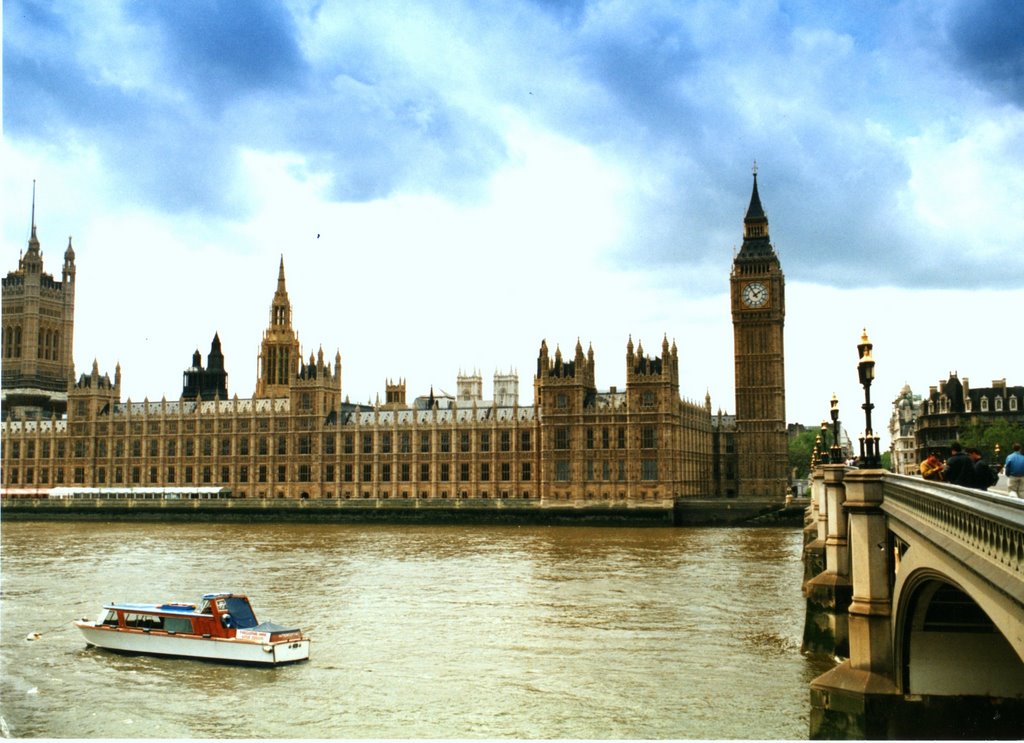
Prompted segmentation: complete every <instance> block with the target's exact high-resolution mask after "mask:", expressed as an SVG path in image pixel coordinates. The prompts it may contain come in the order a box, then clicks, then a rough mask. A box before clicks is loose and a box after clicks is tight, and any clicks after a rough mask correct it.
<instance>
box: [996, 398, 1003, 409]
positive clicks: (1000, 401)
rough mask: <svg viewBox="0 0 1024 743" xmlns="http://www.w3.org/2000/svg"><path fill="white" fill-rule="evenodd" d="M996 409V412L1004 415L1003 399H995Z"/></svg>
mask: <svg viewBox="0 0 1024 743" xmlns="http://www.w3.org/2000/svg"><path fill="white" fill-rule="evenodd" d="M995 408H996V412H997V413H1002V412H1003V398H1001V397H997V398H996V399H995Z"/></svg>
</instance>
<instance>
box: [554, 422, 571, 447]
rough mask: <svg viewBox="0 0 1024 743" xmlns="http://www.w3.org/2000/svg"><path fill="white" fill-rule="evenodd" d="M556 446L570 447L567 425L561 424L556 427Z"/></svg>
mask: <svg viewBox="0 0 1024 743" xmlns="http://www.w3.org/2000/svg"><path fill="white" fill-rule="evenodd" d="M555 448H556V449H568V448H569V429H568V427H566V426H560V427H559V428H556V429H555Z"/></svg>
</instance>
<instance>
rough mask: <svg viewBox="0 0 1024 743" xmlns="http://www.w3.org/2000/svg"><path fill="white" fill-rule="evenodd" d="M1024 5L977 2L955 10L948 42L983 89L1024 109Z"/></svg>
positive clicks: (957, 60) (959, 6)
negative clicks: (1022, 35) (1023, 37)
mask: <svg viewBox="0 0 1024 743" xmlns="http://www.w3.org/2000/svg"><path fill="white" fill-rule="evenodd" d="M1022 28H1024V5H1021V4H1020V3H1005V2H999V1H998V0H978V1H977V2H967V3H961V4H956V5H954V6H953V7H952V9H951V11H950V14H949V18H948V20H947V24H946V28H945V30H946V34H947V36H946V41H947V43H948V44H949V45H950V47H951V48H952V50H953V53H954V57H955V60H956V62H957V63H958V64H959V65H962V66H963V68H964V69H965V70H966V71H967V72H968V73H969V74H970V75H971V76H972V77H973V78H974V80H975V81H977V82H978V83H979V84H981V85H983V86H984V87H986V88H988V89H990V90H992V91H993V92H995V93H998V94H999V95H1000V96H1001V97H1005V99H1006V100H1007V101H1009V102H1011V103H1013V104H1014V105H1015V106H1017V107H1018V108H1024V39H1022V38H1021V29H1022Z"/></svg>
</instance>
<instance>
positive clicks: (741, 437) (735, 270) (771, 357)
mask: <svg viewBox="0 0 1024 743" xmlns="http://www.w3.org/2000/svg"><path fill="white" fill-rule="evenodd" d="M729 283H730V294H731V298H732V325H733V345H734V350H733V354H734V356H733V358H734V363H735V369H736V450H737V460H738V461H737V493H738V495H739V496H740V497H748V498H751V497H753V498H781V497H783V496H785V495H786V494H787V492H788V488H789V479H788V476H787V470H788V442H787V438H786V379H785V352H784V349H783V325H784V321H785V315H786V297H785V278H784V277H783V274H782V267H781V265H780V264H779V258H778V256H777V255H776V253H775V249H774V248H773V247H772V244H771V241H770V240H769V237H768V217H767V216H766V215H765V213H764V209H763V208H762V207H761V198H760V196H759V195H758V192H757V168H756V166H755V168H754V187H753V192H752V193H751V196H750V206H749V207H748V208H747V215H746V217H745V218H744V220H743V246H742V247H741V248H740V251H739V253H737V254H736V257H735V258H734V259H733V264H732V274H731V276H730V279H729Z"/></svg>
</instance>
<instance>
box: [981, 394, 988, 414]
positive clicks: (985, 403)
mask: <svg viewBox="0 0 1024 743" xmlns="http://www.w3.org/2000/svg"><path fill="white" fill-rule="evenodd" d="M981 412H982V413H987V412H988V398H987V397H982V398H981Z"/></svg>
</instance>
